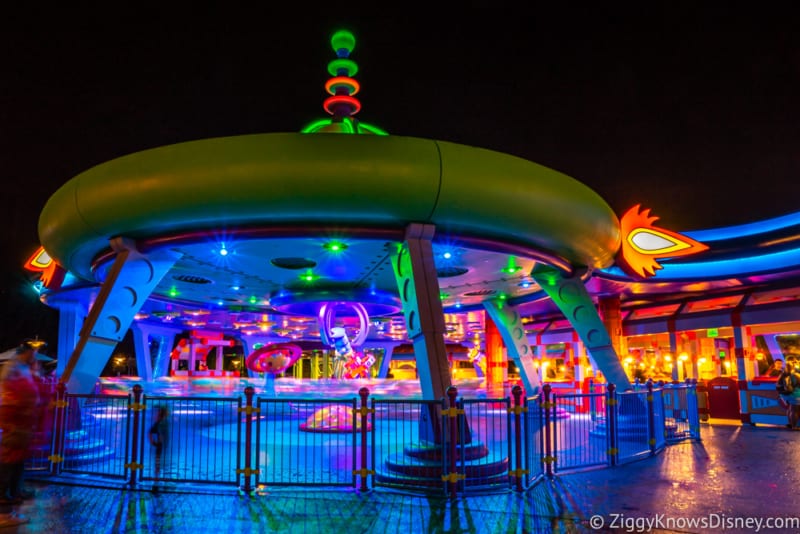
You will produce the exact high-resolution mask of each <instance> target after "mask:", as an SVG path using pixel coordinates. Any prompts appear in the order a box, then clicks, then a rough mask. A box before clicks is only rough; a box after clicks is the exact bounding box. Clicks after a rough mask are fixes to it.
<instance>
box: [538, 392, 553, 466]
mask: <svg viewBox="0 0 800 534" xmlns="http://www.w3.org/2000/svg"><path fill="white" fill-rule="evenodd" d="M552 389H553V388H552V386H551V385H550V384H545V385H544V388H542V391H543V393H544V402H543V403H541V409H543V410H544V457H542V462H544V465H545V473H546V474H547V476H548V477H550V478H552V477H553V462H555V460H556V457H555V455H554V454H553V440H552V437H551V435H550V434H551V431H552V429H551V428H550V408H551V406H555V403H552V402H550V394H551V393H552Z"/></svg>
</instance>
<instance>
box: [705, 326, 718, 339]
mask: <svg viewBox="0 0 800 534" xmlns="http://www.w3.org/2000/svg"><path fill="white" fill-rule="evenodd" d="M706 335H707V336H708V337H717V336H718V335H719V330H718V329H716V328H709V329H708V330H706Z"/></svg>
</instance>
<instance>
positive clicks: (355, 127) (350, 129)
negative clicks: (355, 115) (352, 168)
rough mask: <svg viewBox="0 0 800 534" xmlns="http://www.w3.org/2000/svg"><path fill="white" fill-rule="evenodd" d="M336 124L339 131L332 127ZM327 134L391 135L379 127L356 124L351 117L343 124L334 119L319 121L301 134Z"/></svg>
mask: <svg viewBox="0 0 800 534" xmlns="http://www.w3.org/2000/svg"><path fill="white" fill-rule="evenodd" d="M333 124H336V126H338V129H336V128H332V127H331V126H332V125H333ZM321 130H322V131H325V132H326V133H347V134H372V135H389V134H388V132H386V131H384V130H381V129H380V128H378V127H377V126H372V125H371V124H366V123H363V122H358V123H356V122H355V121H353V119H351V118H350V117H347V118H345V119H344V120H343V121H341V122H337V123H334V122H333V120H332V119H319V120H315V121H314V122H312V123H310V124H308V125H307V126H305V127H304V128H303V129H302V130H300V133H304V134H309V133H316V132H319V131H321Z"/></svg>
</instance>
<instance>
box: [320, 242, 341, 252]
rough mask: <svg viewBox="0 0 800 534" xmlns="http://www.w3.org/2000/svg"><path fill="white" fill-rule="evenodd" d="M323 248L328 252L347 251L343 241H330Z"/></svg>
mask: <svg viewBox="0 0 800 534" xmlns="http://www.w3.org/2000/svg"><path fill="white" fill-rule="evenodd" d="M322 248H324V249H325V250H327V251H328V252H342V251H345V250H347V245H345V244H344V243H342V242H341V241H328V242H327V243H325V244H324V245H322Z"/></svg>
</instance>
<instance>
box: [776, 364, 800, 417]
mask: <svg viewBox="0 0 800 534" xmlns="http://www.w3.org/2000/svg"><path fill="white" fill-rule="evenodd" d="M775 389H776V390H777V392H778V395H779V397H780V400H781V405H782V406H784V407H785V408H786V417H787V419H788V421H789V422H788V424H787V425H786V426H787V427H788V428H790V429H793V430H797V429H798V427H797V422H798V421H800V373H798V372H797V370H796V369H795V367H794V366H793V365H792V364H791V363H787V364H786V365H785V366H784V368H783V372H782V373H781V375H780V376H779V377H778V380H777V382H776V383H775Z"/></svg>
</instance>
